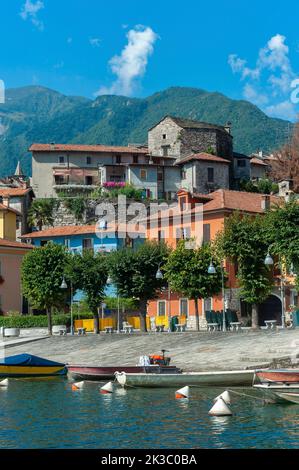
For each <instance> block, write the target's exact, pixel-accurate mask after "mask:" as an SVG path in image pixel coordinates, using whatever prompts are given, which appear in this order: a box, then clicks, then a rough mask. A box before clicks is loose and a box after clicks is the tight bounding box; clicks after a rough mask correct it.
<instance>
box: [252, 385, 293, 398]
mask: <svg viewBox="0 0 299 470" xmlns="http://www.w3.org/2000/svg"><path fill="white" fill-rule="evenodd" d="M253 387H254V388H255V389H256V390H258V391H259V392H261V393H262V395H263V397H264V398H265V399H267V400H270V401H272V402H276V403H282V402H284V403H285V402H286V401H289V402H290V401H292V400H293V403H299V384H296V383H290V384H288V383H284V384H281V383H280V384H277V383H270V382H269V383H263V384H255V385H253ZM291 399H292V400H291ZM295 399H297V401H296V402H295V401H294V400H295Z"/></svg>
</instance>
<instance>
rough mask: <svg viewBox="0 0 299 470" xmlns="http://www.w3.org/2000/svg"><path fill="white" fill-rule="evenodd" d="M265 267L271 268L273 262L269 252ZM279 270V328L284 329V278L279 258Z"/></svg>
mask: <svg viewBox="0 0 299 470" xmlns="http://www.w3.org/2000/svg"><path fill="white" fill-rule="evenodd" d="M264 264H265V265H266V266H273V264H274V261H273V258H272V256H271V255H270V252H269V251H268V253H267V256H266V258H265V260H264ZM279 269H280V301H281V328H285V292H284V278H283V275H282V263H281V259H280V257H279Z"/></svg>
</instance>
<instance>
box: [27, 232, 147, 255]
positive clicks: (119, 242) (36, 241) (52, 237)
mask: <svg viewBox="0 0 299 470" xmlns="http://www.w3.org/2000/svg"><path fill="white" fill-rule="evenodd" d="M20 238H22V240H23V241H26V242H28V243H31V244H32V245H34V246H37V247H38V246H43V245H45V244H46V243H48V242H49V241H52V242H54V243H57V244H59V245H64V246H66V248H67V249H68V250H69V251H70V252H71V253H82V252H83V251H84V250H90V249H93V250H94V252H95V253H97V252H105V253H109V252H111V251H114V250H118V249H120V248H123V247H124V246H130V247H132V248H133V249H134V248H135V247H136V246H138V245H139V244H140V243H142V242H143V238H135V239H132V238H130V237H126V238H124V237H119V236H118V233H117V232H111V231H109V230H105V229H99V227H98V226H96V225H83V226H81V225H80V226H79V225H68V226H60V227H52V228H49V229H46V230H41V231H34V232H31V233H26V234H25V235H22V237H20Z"/></svg>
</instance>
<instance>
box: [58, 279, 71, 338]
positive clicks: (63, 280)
mask: <svg viewBox="0 0 299 470" xmlns="http://www.w3.org/2000/svg"><path fill="white" fill-rule="evenodd" d="M67 288H68V285H67V283H66V280H65V278H64V276H63V279H62V283H61V286H60V289H67ZM73 334H74V323H73V284H72V282H71V335H73Z"/></svg>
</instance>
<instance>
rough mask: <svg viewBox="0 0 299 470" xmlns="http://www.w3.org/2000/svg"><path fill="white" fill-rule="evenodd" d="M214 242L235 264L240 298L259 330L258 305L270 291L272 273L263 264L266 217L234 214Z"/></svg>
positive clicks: (266, 238) (266, 236)
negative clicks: (250, 310) (250, 309)
mask: <svg viewBox="0 0 299 470" xmlns="http://www.w3.org/2000/svg"><path fill="white" fill-rule="evenodd" d="M216 243H217V244H218V246H219V247H220V249H221V250H222V251H223V253H224V255H225V256H226V257H228V258H229V259H230V260H231V261H233V262H234V263H237V266H238V273H237V278H238V281H239V285H240V288H241V297H242V299H243V300H244V301H245V302H248V303H249V304H251V305H252V327H253V328H258V308H259V304H260V303H261V302H263V301H264V300H265V299H266V298H267V297H268V295H269V294H270V292H271V288H272V280H271V273H270V271H269V268H268V267H267V266H265V264H264V259H265V256H266V254H267V251H268V244H269V241H268V230H267V223H266V219H265V217H264V216H254V217H253V216H249V215H241V214H239V213H237V214H234V215H233V216H231V217H229V218H227V219H226V221H225V224H224V231H223V232H222V233H221V234H220V235H219V236H218V239H217V242H216Z"/></svg>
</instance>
